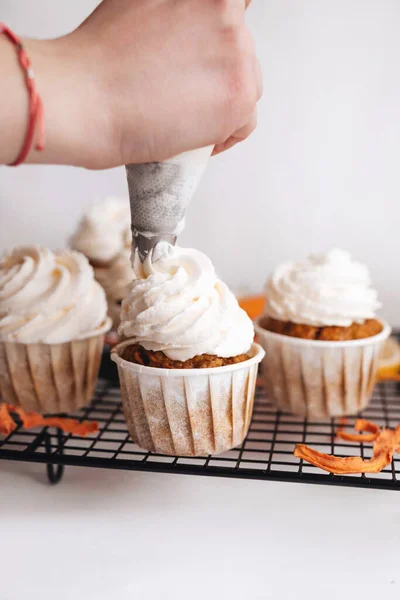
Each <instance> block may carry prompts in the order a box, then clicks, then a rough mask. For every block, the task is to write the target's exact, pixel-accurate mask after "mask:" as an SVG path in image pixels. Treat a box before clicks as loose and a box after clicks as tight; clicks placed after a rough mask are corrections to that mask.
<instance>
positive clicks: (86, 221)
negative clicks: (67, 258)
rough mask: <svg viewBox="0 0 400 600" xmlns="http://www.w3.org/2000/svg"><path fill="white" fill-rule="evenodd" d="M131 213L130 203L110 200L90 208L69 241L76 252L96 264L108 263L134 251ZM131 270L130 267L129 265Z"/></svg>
mask: <svg viewBox="0 0 400 600" xmlns="http://www.w3.org/2000/svg"><path fill="white" fill-rule="evenodd" d="M131 240H132V234H131V213H130V206H129V202H128V200H122V199H119V198H108V199H107V200H106V201H105V202H103V203H101V204H96V205H94V206H92V207H90V208H89V210H88V211H87V212H86V214H85V215H84V216H83V218H82V219H81V221H80V223H79V225H78V229H77V231H76V232H75V233H74V235H73V236H72V237H71V239H70V246H71V248H73V249H74V250H78V251H79V252H83V254H85V256H87V257H88V258H89V260H90V261H91V262H93V263H96V262H97V263H105V264H107V263H109V262H110V261H112V260H113V259H115V258H116V257H117V256H118V255H119V254H120V253H122V252H124V251H125V252H126V251H127V250H130V247H131ZM127 268H129V263H127Z"/></svg>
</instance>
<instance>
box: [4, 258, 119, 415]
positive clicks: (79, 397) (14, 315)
mask: <svg viewBox="0 0 400 600" xmlns="http://www.w3.org/2000/svg"><path fill="white" fill-rule="evenodd" d="M110 325H111V323H110V320H109V319H108V318H107V302H106V298H105V294H104V290H103V288H102V287H101V286H100V285H99V284H98V283H97V282H96V281H95V279H94V275H93V269H92V268H91V266H90V265H89V263H88V261H87V259H86V258H85V256H83V254H80V253H78V252H73V251H66V250H65V251H59V252H54V253H53V252H51V251H50V250H47V249H46V248H40V247H27V248H17V249H15V250H13V251H12V252H11V253H10V254H6V255H5V256H3V258H2V259H1V260H0V397H1V399H2V400H3V401H5V402H8V403H11V404H14V405H17V406H22V407H23V408H24V409H25V410H29V411H36V412H40V413H52V414H56V413H65V412H70V411H73V410H75V409H77V408H80V407H82V406H84V405H86V404H88V403H89V401H90V399H91V397H92V394H93V389H94V386H95V383H96V379H97V373H98V369H99V364H100V359H101V352H102V348H103V341H104V334H105V332H106V331H107V330H108V329H109V328H110Z"/></svg>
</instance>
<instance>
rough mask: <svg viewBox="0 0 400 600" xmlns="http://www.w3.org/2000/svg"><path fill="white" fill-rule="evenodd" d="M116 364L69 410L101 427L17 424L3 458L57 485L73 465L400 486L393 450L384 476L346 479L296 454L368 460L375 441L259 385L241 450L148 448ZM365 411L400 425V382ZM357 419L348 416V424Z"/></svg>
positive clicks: (380, 388) (4, 441)
mask: <svg viewBox="0 0 400 600" xmlns="http://www.w3.org/2000/svg"><path fill="white" fill-rule="evenodd" d="M398 337H399V334H398ZM114 367H115V365H114V364H113V363H111V361H110V359H109V356H107V355H105V356H104V357H103V364H102V370H101V372H100V376H101V377H100V379H99V381H98V385H97V389H96V393H95V395H94V398H93V401H92V403H91V405H90V406H88V407H87V408H85V409H82V410H80V411H77V412H76V413H73V414H71V415H69V416H72V417H74V418H77V419H79V420H86V421H97V422H98V423H99V430H98V432H96V433H95V434H90V435H88V436H87V437H85V438H84V437H79V436H76V435H71V434H66V433H63V432H61V431H60V430H56V429H53V428H46V427H44V428H38V429H35V430H28V431H25V430H23V429H22V428H21V426H20V425H19V426H18V427H17V429H16V430H15V431H14V432H13V433H12V434H10V435H9V436H7V437H5V436H0V459H4V460H14V461H25V462H36V463H43V464H46V465H47V473H48V478H49V480H50V482H52V483H57V482H58V481H59V480H60V479H61V478H62V475H63V470H64V467H65V466H69V465H70V466H81V467H97V468H106V469H123V470H132V471H154V472H159V473H176V474H179V473H181V474H187V475H203V476H207V475H209V476H219V477H232V478H242V479H256V480H262V481H268V480H275V481H289V482H299V483H314V484H330V485H345V486H352V487H366V488H381V489H397V490H400V455H395V456H394V458H393V461H392V463H391V465H390V466H389V467H387V468H386V469H384V470H383V471H382V472H381V473H377V474H368V475H364V474H363V475H343V476H342V475H341V476H337V475H331V474H329V473H326V472H324V471H322V470H320V469H318V468H317V467H314V466H312V465H309V464H307V463H304V462H303V461H302V460H299V459H298V458H296V457H295V456H294V454H293V451H294V448H295V445H296V444H297V443H306V444H308V445H310V446H312V447H313V448H316V449H317V450H319V451H321V452H327V453H329V454H336V455H340V456H362V457H364V458H369V457H370V456H371V454H372V448H371V445H370V444H360V443H348V442H343V441H340V440H338V439H335V431H336V429H337V427H338V426H339V423H338V420H335V419H331V420H327V421H311V420H307V419H302V418H297V417H295V416H293V415H290V414H286V413H283V412H277V411H276V410H275V408H274V406H273V405H272V403H271V402H270V401H269V399H268V397H267V394H266V391H265V389H264V387H263V386H262V385H261V383H260V382H259V383H258V384H257V390H256V399H255V406H254V414H253V419H252V422H251V426H250V430H249V433H248V435H247V438H246V440H245V441H244V442H243V444H242V445H241V446H240V447H238V448H236V449H234V450H231V451H229V452H225V453H223V454H220V455H217V456H214V455H211V456H207V457H202V458H193V457H186V458H185V457H173V456H166V455H162V454H155V453H152V452H146V451H144V450H143V449H141V448H139V446H137V445H136V444H135V443H134V442H133V441H132V440H131V439H130V437H129V434H128V431H127V428H126V424H125V419H124V415H123V411H122V407H121V395H120V390H119V386H118V382H117V381H116V372H115V371H114ZM362 415H363V417H365V418H367V419H370V420H372V421H374V422H375V423H377V424H379V425H380V426H382V427H392V428H393V427H395V426H396V425H398V423H400V384H398V383H396V382H391V381H390V382H383V383H379V384H377V386H376V387H375V390H374V394H373V397H372V400H371V403H370V405H369V406H368V408H367V409H366V410H364V411H363V413H362ZM356 418H357V416H355V417H350V418H349V420H348V424H349V426H351V425H352V423H354V421H355V419H356Z"/></svg>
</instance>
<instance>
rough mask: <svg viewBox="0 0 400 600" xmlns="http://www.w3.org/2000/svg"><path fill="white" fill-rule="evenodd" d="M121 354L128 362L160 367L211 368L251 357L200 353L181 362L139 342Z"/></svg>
mask: <svg viewBox="0 0 400 600" xmlns="http://www.w3.org/2000/svg"><path fill="white" fill-rule="evenodd" d="M121 356H122V358H123V359H124V360H127V361H128V362H133V363H136V364H138V365H144V366H146V367H156V368H160V369H210V368H215V367H225V366H227V365H234V364H237V363H241V362H244V361H246V360H249V358H250V357H249V356H248V355H247V354H239V355H238V356H232V357H230V358H222V357H220V356H213V355H211V354H200V355H198V356H194V357H193V358H190V359H189V360H185V361H184V362H181V361H179V360H172V359H170V358H168V356H166V355H165V354H164V352H161V351H156V352H154V351H152V350H146V349H145V348H143V346H140V345H139V344H132V345H131V346H127V347H126V348H125V349H124V351H123V353H122V355H121Z"/></svg>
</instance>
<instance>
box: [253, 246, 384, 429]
mask: <svg viewBox="0 0 400 600" xmlns="http://www.w3.org/2000/svg"><path fill="white" fill-rule="evenodd" d="M266 298H267V299H266V305H265V314H264V315H263V316H262V317H261V318H260V319H259V320H258V321H257V323H256V332H257V335H258V339H259V341H260V344H261V345H262V346H263V347H264V349H265V350H266V357H265V359H264V363H263V375H264V378H265V381H266V385H267V387H268V390H269V392H270V395H271V398H272V399H273V400H274V401H275V402H276V404H277V406H278V408H279V409H281V410H283V411H287V412H292V413H295V414H298V415H302V416H308V417H311V418H327V417H340V416H344V415H351V414H354V413H357V412H359V411H360V410H362V409H363V408H365V407H366V406H367V404H368V401H369V399H370V397H371V394H372V390H373V387H374V383H375V380H376V372H377V367H378V361H379V356H380V352H381V349H382V346H383V344H384V342H385V340H386V339H387V338H388V336H389V334H390V327H389V326H388V325H387V324H386V323H385V322H384V321H383V320H381V319H378V318H377V317H376V314H375V313H376V311H377V310H378V309H379V308H380V303H379V302H378V300H377V292H376V291H375V290H374V289H372V288H371V281H370V276H369V272H368V269H367V267H365V266H364V265H362V264H360V263H357V262H355V261H353V260H352V258H351V256H350V254H349V253H348V252H345V251H344V250H339V249H333V250H330V251H329V252H327V253H326V254H321V255H315V256H314V255H312V256H310V257H309V258H307V259H306V260H304V261H300V262H295V263H291V262H288V263H284V264H283V265H281V266H280V267H278V268H277V269H276V270H275V272H274V273H273V275H272V276H271V278H270V279H269V281H268V282H267V286H266Z"/></svg>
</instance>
